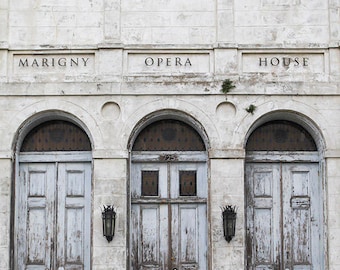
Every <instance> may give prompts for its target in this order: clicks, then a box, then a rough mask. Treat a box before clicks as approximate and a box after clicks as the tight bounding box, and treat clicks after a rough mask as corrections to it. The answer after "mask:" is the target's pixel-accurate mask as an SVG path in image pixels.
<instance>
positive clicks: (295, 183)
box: [246, 163, 324, 270]
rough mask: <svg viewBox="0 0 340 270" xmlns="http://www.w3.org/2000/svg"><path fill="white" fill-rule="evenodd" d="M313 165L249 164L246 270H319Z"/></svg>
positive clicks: (318, 214) (317, 185)
mask: <svg viewBox="0 0 340 270" xmlns="http://www.w3.org/2000/svg"><path fill="white" fill-rule="evenodd" d="M318 168H319V167H318V164H317V163H306V164H302V163H295V164H293V163H247V165H246V203H247V209H246V214H247V232H246V245H247V269H252V270H255V269H256V270H267V269H272V270H274V269H277V270H278V269H283V270H288V269H289V270H312V269H323V265H324V264H323V248H322V246H323V243H322V229H321V228H322V200H321V190H322V188H321V185H320V181H319V177H318Z"/></svg>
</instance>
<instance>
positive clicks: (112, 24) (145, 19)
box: [0, 0, 340, 270]
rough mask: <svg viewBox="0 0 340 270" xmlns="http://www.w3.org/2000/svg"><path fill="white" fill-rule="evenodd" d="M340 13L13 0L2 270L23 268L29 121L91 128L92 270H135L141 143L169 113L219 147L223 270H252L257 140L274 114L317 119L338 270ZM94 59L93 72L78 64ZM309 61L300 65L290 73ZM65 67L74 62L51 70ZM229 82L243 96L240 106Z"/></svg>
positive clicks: (215, 186)
mask: <svg viewBox="0 0 340 270" xmlns="http://www.w3.org/2000/svg"><path fill="white" fill-rule="evenodd" d="M339 10H340V1H339V0H331V1H323V0H312V1H305V0H261V1H260V0H238V1H232V0H227V1H222V0H216V1H210V0H190V1H183V0H172V1H170V0H162V1H151V0H123V1H119V0H89V1H87V0H86V1H79V0H63V1H60V0H48V1H34V0H21V1H19V0H10V1H9V0H0V123H1V124H0V169H1V172H2V174H1V175H0V235H1V237H0V258H1V260H0V270H5V269H6V270H7V269H10V257H11V254H10V235H11V217H12V216H11V215H12V214H13V207H12V204H13V202H12V196H13V191H12V187H13V186H12V183H13V181H14V174H13V170H14V168H13V166H15V165H14V163H13V162H14V161H15V155H14V154H15V144H16V139H17V136H18V134H19V133H20V128H21V127H22V126H23V125H24V124H25V123H26V122H27V121H31V120H34V119H35V118H36V117H37V115H39V114H42V113H48V114H49V115H53V114H54V113H57V112H64V113H65V114H67V115H69V116H70V118H72V119H77V121H79V122H81V123H82V125H83V127H84V128H85V129H86V131H87V132H88V133H89V135H90V137H91V140H92V142H93V198H92V199H93V204H92V205H93V213H92V220H93V224H92V245H93V247H92V265H93V267H92V268H93V269H117V270H118V269H119V270H121V269H126V267H127V265H126V255H127V235H128V234H129V230H128V228H127V224H128V223H127V221H128V212H127V208H128V200H127V197H128V189H127V186H128V182H129V179H128V176H129V152H128V150H129V149H128V143H129V138H130V136H131V135H132V132H133V130H134V128H135V127H136V125H137V124H138V123H139V122H140V121H141V120H142V119H143V117H145V116H148V115H150V114H152V113H155V112H157V111H161V110H164V109H167V110H169V111H171V110H173V111H180V112H183V113H185V114H187V115H190V116H191V117H192V118H193V119H195V120H196V121H197V122H198V123H200V125H201V126H202V127H203V128H204V130H205V132H206V134H207V137H208V139H209V146H210V149H209V151H208V155H209V158H210V160H209V166H210V168H209V211H208V219H209V221H210V225H209V226H210V227H209V229H210V230H209V232H208V233H209V237H210V240H209V241H210V244H211V245H210V251H209V255H210V259H209V260H210V265H211V267H212V269H214V270H222V269H223V270H227V269H228V270H229V269H230V270H235V269H244V265H245V262H244V254H245V243H244V241H245V232H244V226H245V221H244V203H245V202H244V156H245V151H244V144H245V140H246V136H247V135H248V132H249V129H250V128H251V127H252V126H253V125H254V124H255V123H256V121H258V120H259V119H261V117H263V116H266V115H270V114H271V113H273V112H281V113H282V115H284V113H285V112H290V113H292V115H293V114H296V115H299V117H302V118H305V119H308V121H309V122H310V123H312V124H313V126H314V128H315V129H316V130H318V134H320V138H317V140H320V141H321V142H322V143H321V144H320V145H323V147H324V149H322V153H321V156H322V157H323V162H324V163H325V167H324V168H325V171H324V179H323V181H324V185H325V190H324V201H325V203H324V206H325V213H324V217H325V247H326V251H327V253H328V255H327V256H328V257H327V265H326V269H329V270H335V269H338V268H339V267H340V263H339V261H340V260H339V254H340V252H339V251H340V244H339V243H340V239H339V235H340V215H339V212H338V211H337V209H336V208H337V205H338V204H339V203H340V185H339V181H338V179H339V177H340V175H339V173H338V172H337V171H338V170H337V168H339V167H340V140H339V137H340V122H339V115H340V89H339V82H340V49H339V41H340V20H339V17H340V11H339ZM82 57H83V58H84V59H88V62H86V65H84V63H83V65H82V66H81V65H80V64H79V65H78V66H77V67H76V66H71V58H72V59H76V58H79V61H82V60H81V58H82ZM148 57H151V58H152V59H154V61H155V64H154V65H153V66H147V64H146V62H145V61H146V60H145V59H146V58H148ZM296 57H298V58H299V64H297V62H294V60H292V61H293V62H292V64H291V65H288V66H285V65H284V64H283V61H284V60H283V58H286V59H288V58H291V59H295V58H296ZM52 58H53V59H55V61H58V59H61V58H62V59H65V61H67V64H66V65H65V66H63V65H59V66H58V64H57V62H55V63H54V64H53V65H55V66H52ZM167 58H169V60H167ZM176 58H181V65H180V64H179V63H178V62H177V65H176V61H179V60H176ZM265 58H267V60H264V59H265ZM273 58H275V59H274V60H273V62H272V63H271V59H273ZM303 58H306V59H307V58H308V64H307V62H306V64H305V65H303V60H302V59H303ZM20 59H21V61H24V60H25V59H27V61H28V62H27V65H23V64H22V63H23V62H21V64H20ZM34 59H37V60H36V61H37V62H34ZM43 59H47V60H43ZM158 59H161V60H158ZM187 59H190V61H191V63H190V64H191V65H187V66H185V65H184V64H185V61H187ZM260 59H261V60H260ZM276 59H278V60H279V61H280V63H278V62H276V61H278V60H276ZM44 61H48V62H45V64H44ZM53 61H54V60H53ZM150 61H151V60H150ZM157 61H162V62H158V63H159V66H158V65H157ZM261 61H262V62H261ZM265 61H266V62H265ZM306 61H307V60H306ZM47 63H48V64H47ZM79 63H81V62H79ZM265 63H266V64H267V65H266V66H265ZM261 64H262V66H261ZM224 79H231V80H232V81H233V82H234V84H235V86H236V87H235V88H234V89H232V90H231V92H230V93H229V94H228V95H224V94H222V93H221V92H220V89H221V85H222V81H223V80H224ZM249 105H255V106H256V110H255V112H254V114H251V113H248V112H246V110H245V109H246V108H247V107H248V106H249ZM110 203H114V204H115V205H116V206H117V209H118V219H117V220H118V227H117V231H116V236H115V238H114V240H113V241H112V242H111V243H108V242H107V241H106V240H105V238H104V237H102V232H101V230H102V228H101V216H100V206H101V205H102V204H110ZM226 203H228V204H234V205H237V206H238V209H239V214H238V221H237V233H236V237H235V239H234V240H233V241H232V242H231V243H227V242H226V241H225V240H224V239H223V236H222V231H221V230H222V228H221V217H220V216H221V213H220V206H222V205H224V204H226Z"/></svg>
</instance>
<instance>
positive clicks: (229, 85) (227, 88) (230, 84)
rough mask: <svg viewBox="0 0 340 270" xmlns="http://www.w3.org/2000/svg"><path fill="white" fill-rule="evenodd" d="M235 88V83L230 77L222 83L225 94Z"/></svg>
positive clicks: (222, 90)
mask: <svg viewBox="0 0 340 270" xmlns="http://www.w3.org/2000/svg"><path fill="white" fill-rule="evenodd" d="M233 88H235V85H234V84H233V82H232V81H231V80H229V79H225V80H224V81H223V83H222V88H221V92H222V93H224V94H228V93H229V92H230V90H231V89H233Z"/></svg>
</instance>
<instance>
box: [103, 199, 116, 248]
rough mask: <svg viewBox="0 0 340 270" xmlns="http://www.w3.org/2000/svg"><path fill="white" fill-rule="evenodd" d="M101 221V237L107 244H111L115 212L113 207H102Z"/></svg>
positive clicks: (114, 225) (113, 233)
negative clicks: (103, 237)
mask: <svg viewBox="0 0 340 270" xmlns="http://www.w3.org/2000/svg"><path fill="white" fill-rule="evenodd" d="M103 208H104V209H103V210H102V221H103V236H105V237H106V239H107V241H108V242H111V241H112V239H113V237H114V235H115V227H116V211H115V209H114V206H113V205H103Z"/></svg>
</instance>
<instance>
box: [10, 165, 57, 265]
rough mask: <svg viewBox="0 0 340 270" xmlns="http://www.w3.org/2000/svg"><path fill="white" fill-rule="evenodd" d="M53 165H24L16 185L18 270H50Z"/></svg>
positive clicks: (54, 173)
mask: <svg viewBox="0 0 340 270" xmlns="http://www.w3.org/2000/svg"><path fill="white" fill-rule="evenodd" d="M55 175H56V172H55V167H54V165H53V164H25V165H23V166H21V168H20V178H19V182H20V183H18V185H17V194H18V196H17V197H16V198H17V201H16V202H17V204H16V209H17V213H18V212H19V213H20V214H18V215H17V216H16V224H17V226H16V228H17V230H16V232H17V233H16V239H17V260H16V261H15V263H16V266H17V269H37V270H38V269H43V270H45V269H50V268H51V263H52V262H53V261H52V257H51V254H52V241H53V231H52V230H53V228H52V226H51V222H50V221H52V220H53V218H54V213H55V212H54V201H53V200H52V198H53V196H54V194H53V191H54V190H53V188H51V185H54V183H55V182H54V181H55Z"/></svg>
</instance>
